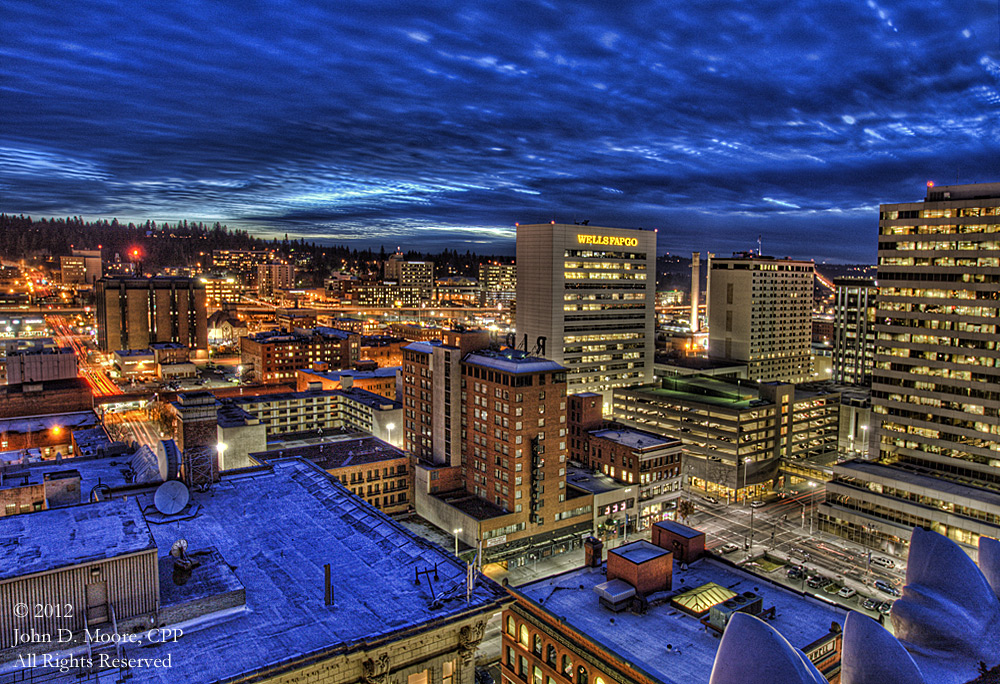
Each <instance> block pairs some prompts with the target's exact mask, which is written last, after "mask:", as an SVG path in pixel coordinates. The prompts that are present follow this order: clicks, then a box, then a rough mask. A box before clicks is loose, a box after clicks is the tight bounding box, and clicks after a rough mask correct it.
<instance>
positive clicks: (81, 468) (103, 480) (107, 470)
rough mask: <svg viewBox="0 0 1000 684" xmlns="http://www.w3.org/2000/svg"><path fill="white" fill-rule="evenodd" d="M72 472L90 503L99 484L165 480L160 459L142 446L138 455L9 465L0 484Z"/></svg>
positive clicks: (82, 496)
mask: <svg viewBox="0 0 1000 684" xmlns="http://www.w3.org/2000/svg"><path fill="white" fill-rule="evenodd" d="M123 448H124V447H123ZM70 471H72V472H74V473H75V474H77V475H79V476H80V501H81V502H86V501H89V500H90V497H91V494H92V493H93V491H94V489H95V488H96V487H98V486H99V485H106V486H108V487H111V488H112V489H114V488H117V487H130V486H132V485H137V484H138V485H142V484H155V483H158V482H160V481H161V479H162V478H161V477H160V464H159V459H158V458H157V456H156V454H155V453H153V452H152V450H151V449H150V448H149V447H148V446H146V445H142V446H140V447H139V448H138V449H136V450H135V452H129V453H124V452H123V453H119V454H114V455H109V456H102V457H100V458H64V459H62V460H59V461H55V460H40V461H37V462H29V463H27V464H21V465H8V466H7V468H6V470H5V472H4V477H3V481H2V482H0V489H7V488H13V487H22V486H24V485H29V484H40V483H42V482H43V481H44V478H45V476H46V475H49V476H52V477H54V478H55V477H58V476H59V475H60V474H63V473H68V472H70Z"/></svg>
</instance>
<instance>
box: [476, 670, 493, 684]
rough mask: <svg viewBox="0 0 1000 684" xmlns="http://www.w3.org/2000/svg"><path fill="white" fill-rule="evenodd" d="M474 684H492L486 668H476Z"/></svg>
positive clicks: (491, 677)
mask: <svg viewBox="0 0 1000 684" xmlns="http://www.w3.org/2000/svg"><path fill="white" fill-rule="evenodd" d="M476 684H494V683H493V675H491V674H490V671H489V670H487V669H486V668H482V667H477V668H476Z"/></svg>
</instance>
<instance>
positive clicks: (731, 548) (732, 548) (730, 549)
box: [719, 542, 740, 553]
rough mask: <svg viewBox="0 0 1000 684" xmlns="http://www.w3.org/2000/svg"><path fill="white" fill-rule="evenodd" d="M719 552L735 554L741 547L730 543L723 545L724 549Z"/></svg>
mask: <svg viewBox="0 0 1000 684" xmlns="http://www.w3.org/2000/svg"><path fill="white" fill-rule="evenodd" d="M719 550H720V551H722V553H733V552H734V551H739V550H740V547H739V545H738V544H734V543H732V542H728V543H726V544H723V545H722V548H721V549H719Z"/></svg>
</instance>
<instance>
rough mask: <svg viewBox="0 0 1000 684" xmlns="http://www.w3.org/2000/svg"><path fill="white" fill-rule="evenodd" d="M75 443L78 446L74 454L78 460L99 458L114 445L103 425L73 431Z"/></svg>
mask: <svg viewBox="0 0 1000 684" xmlns="http://www.w3.org/2000/svg"><path fill="white" fill-rule="evenodd" d="M73 442H74V443H75V444H76V451H75V452H74V453H73V456H74V457H76V458H80V457H88V456H97V455H98V454H100V453H101V452H103V451H106V450H107V449H108V448H109V447H110V446H111V445H112V444H114V442H112V441H111V437H109V436H108V431H107V430H105V429H104V426H103V425H98V426H96V427H92V428H82V429H79V430H73Z"/></svg>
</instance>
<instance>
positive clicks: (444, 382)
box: [403, 330, 490, 466]
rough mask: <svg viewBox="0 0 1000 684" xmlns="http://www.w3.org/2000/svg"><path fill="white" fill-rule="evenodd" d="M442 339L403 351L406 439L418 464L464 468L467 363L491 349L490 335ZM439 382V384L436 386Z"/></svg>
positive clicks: (447, 334) (454, 333)
mask: <svg viewBox="0 0 1000 684" xmlns="http://www.w3.org/2000/svg"><path fill="white" fill-rule="evenodd" d="M441 334H442V339H441V340H440V341H433V342H414V343H412V344H409V345H407V346H406V347H404V348H403V412H404V415H405V420H404V424H403V438H404V440H405V441H404V444H405V445H406V449H407V450H408V451H410V452H411V453H413V455H414V456H416V457H417V458H419V459H422V460H424V461H428V462H431V463H437V464H440V465H452V466H458V465H461V463H462V447H463V442H462V438H461V435H462V432H464V431H465V430H464V427H463V417H462V407H463V402H462V390H461V387H462V366H461V362H462V359H463V358H465V355H466V354H469V353H471V352H473V351H478V350H480V349H485V348H486V347H488V346H489V344H490V336H489V333H488V332H486V331H485V330H472V331H463V332H459V331H454V330H448V331H443V332H442V333H441ZM435 380H436V382H435Z"/></svg>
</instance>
